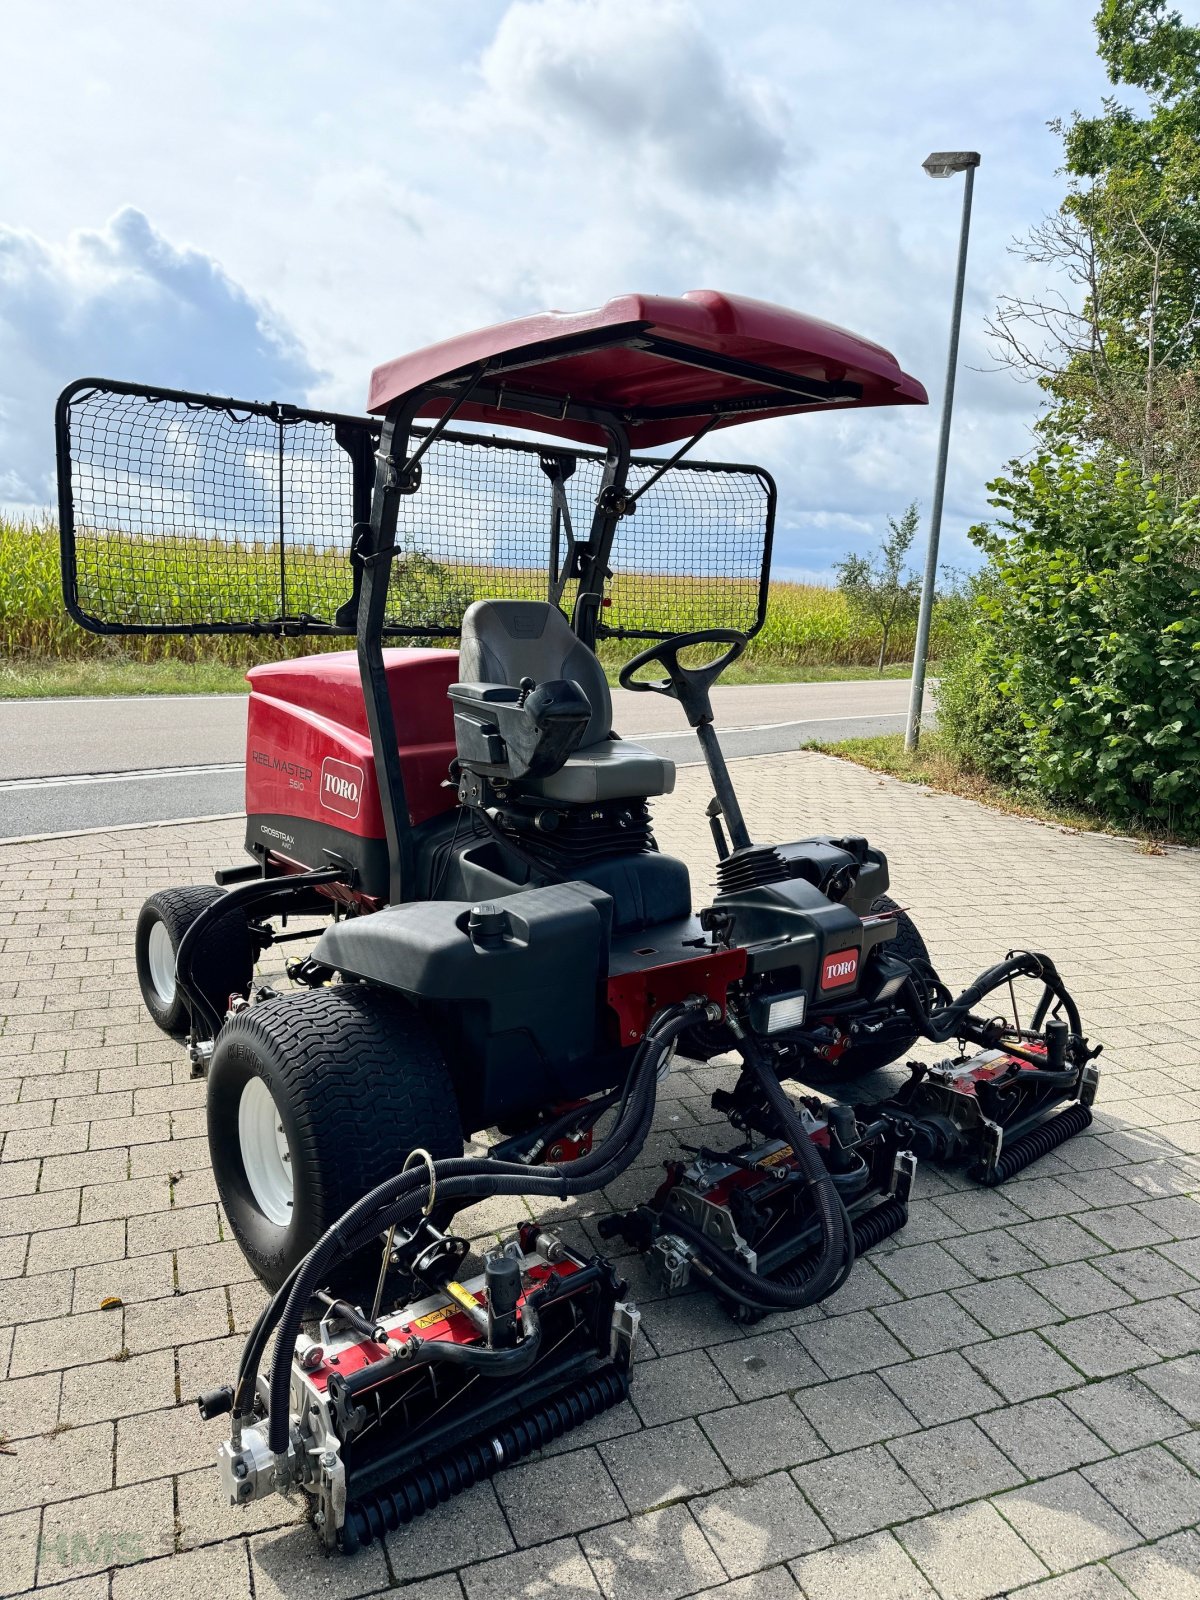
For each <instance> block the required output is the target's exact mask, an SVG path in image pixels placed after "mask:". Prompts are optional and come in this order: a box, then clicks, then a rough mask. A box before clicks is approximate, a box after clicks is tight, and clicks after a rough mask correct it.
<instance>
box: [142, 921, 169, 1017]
mask: <svg viewBox="0 0 1200 1600" xmlns="http://www.w3.org/2000/svg"><path fill="white" fill-rule="evenodd" d="M146 964H147V965H148V966H149V968H150V982H151V983H152V984H153V985H154V992H155V994H156V995H157V996H158V998H159V1000H160V1001H161V1002H162V1004H163V1005H164V1006H169V1005H171V1004H173V1003H174V1000H175V946H174V945H173V944H172V943H171V935H170V934H169V933H168V932H167V925H166V923H165V922H154V923H151V925H150V938H149V940H148V942H147V945H146Z"/></svg>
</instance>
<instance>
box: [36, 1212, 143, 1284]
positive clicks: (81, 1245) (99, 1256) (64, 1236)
mask: <svg viewBox="0 0 1200 1600" xmlns="http://www.w3.org/2000/svg"><path fill="white" fill-rule="evenodd" d="M35 1198H37V1197H36V1196H35ZM124 1254H125V1224H124V1223H123V1222H89V1223H87V1224H86V1225H85V1226H84V1227H82V1228H54V1229H52V1230H51V1231H50V1232H48V1233H35V1234H34V1236H33V1238H32V1239H31V1240H30V1244H29V1265H28V1267H27V1269H26V1270H27V1271H28V1272H30V1273H34V1272H53V1271H54V1270H55V1268H56V1267H87V1266H90V1265H91V1264H92V1262H94V1261H119V1260H120V1259H121V1257H122V1256H123V1255H124Z"/></svg>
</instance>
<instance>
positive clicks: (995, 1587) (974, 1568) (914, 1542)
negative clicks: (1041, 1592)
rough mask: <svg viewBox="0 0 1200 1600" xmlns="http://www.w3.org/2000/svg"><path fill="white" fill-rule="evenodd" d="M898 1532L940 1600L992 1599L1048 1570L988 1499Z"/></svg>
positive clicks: (1031, 1580) (902, 1542) (912, 1523)
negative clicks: (990, 1597) (991, 1597)
mask: <svg viewBox="0 0 1200 1600" xmlns="http://www.w3.org/2000/svg"><path fill="white" fill-rule="evenodd" d="M896 1533H897V1537H898V1538H899V1540H900V1542H901V1544H902V1545H903V1546H904V1548H905V1549H906V1550H907V1551H908V1553H909V1555H911V1556H912V1558H913V1559H914V1561H915V1562H916V1563H917V1565H918V1566H919V1567H920V1568H921V1570H922V1571H923V1572H924V1574H925V1576H926V1577H927V1578H928V1579H929V1580H930V1582H931V1583H932V1584H933V1586H934V1588H935V1589H936V1590H937V1592H938V1594H939V1595H940V1596H941V1600H988V1597H989V1596H993V1595H996V1596H1001V1595H1004V1594H1005V1593H1006V1591H1007V1590H1009V1589H1015V1588H1017V1587H1018V1585H1020V1584H1023V1583H1032V1582H1033V1581H1034V1580H1035V1579H1036V1578H1042V1577H1045V1575H1046V1568H1045V1566H1044V1565H1043V1564H1042V1562H1041V1560H1040V1559H1039V1558H1038V1557H1037V1556H1036V1555H1034V1553H1033V1551H1032V1550H1031V1549H1030V1548H1029V1546H1028V1545H1027V1544H1026V1543H1025V1542H1024V1540H1022V1539H1021V1538H1019V1537H1018V1535H1017V1534H1016V1533H1015V1532H1014V1531H1013V1529H1012V1528H1010V1527H1009V1525H1008V1523H1007V1522H1005V1521H1004V1519H1003V1518H1002V1517H1001V1516H1000V1515H999V1513H998V1512H997V1511H996V1509H995V1507H994V1506H991V1505H989V1504H988V1503H987V1502H986V1501H982V1500H981V1501H978V1502H976V1504H975V1505H970V1506H960V1507H959V1508H958V1509H957V1510H955V1511H939V1512H937V1513H935V1514H934V1515H933V1516H931V1517H924V1518H923V1519H922V1520H921V1521H920V1522H907V1523H905V1524H904V1526H903V1527H901V1528H898V1529H897V1530H896ZM867 1592H869V1591H867Z"/></svg>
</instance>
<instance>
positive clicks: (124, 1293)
mask: <svg viewBox="0 0 1200 1600" xmlns="http://www.w3.org/2000/svg"><path fill="white" fill-rule="evenodd" d="M174 1293H175V1266H174V1260H173V1257H172V1256H171V1255H170V1253H169V1252H167V1251H164V1252H162V1253H161V1254H159V1255H155V1256H139V1257H136V1258H135V1259H133V1260H131V1261H102V1262H101V1263H100V1264H99V1266H95V1267H77V1268H76V1269H75V1292H74V1298H73V1305H74V1309H75V1311H76V1312H80V1311H96V1310H98V1309H99V1306H100V1302H101V1301H102V1300H106V1299H108V1298H109V1297H110V1296H112V1295H116V1296H118V1297H119V1298H120V1299H121V1300H122V1301H123V1302H124V1303H125V1304H126V1305H127V1306H128V1305H134V1304H136V1303H137V1301H139V1300H162V1299H165V1298H166V1297H167V1296H168V1295H172V1294H174Z"/></svg>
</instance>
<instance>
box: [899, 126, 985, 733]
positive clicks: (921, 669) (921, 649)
mask: <svg viewBox="0 0 1200 1600" xmlns="http://www.w3.org/2000/svg"><path fill="white" fill-rule="evenodd" d="M921 165H922V166H923V167H924V169H925V171H926V172H927V173H928V174H929V176H930V177H931V178H949V177H952V176H953V175H954V173H956V172H961V173H964V174H965V177H964V180H963V204H962V230H961V232H960V233H959V237H958V269H957V272H956V273H955V278H954V313H953V315H952V317H951V320H950V352H949V355H948V356H947V358H946V389H945V394H944V397H943V399H942V425H941V431H940V433H939V435H938V454H937V471H936V474H935V477H934V483H933V507H932V509H931V511H930V513H929V547H928V549H927V550H926V552H925V577H924V580H923V582H922V584H921V609H920V612H919V613H918V615H917V642H916V646H915V648H914V650H913V670H912V686H911V689H910V692H909V697H908V726H907V727H906V728H905V730H904V748H905V749H906V750H915V749H916V748H917V745H918V744H919V743H920V739H921V702H922V701H923V700H924V698H925V662H926V658H927V656H928V654H929V624H930V621H931V619H932V617H933V600H934V595H935V594H936V592H937V568H938V543H939V541H940V539H941V536H942V502H943V500H944V499H945V496H946V461H947V458H948V456H949V453H950V416H951V413H952V411H953V409H954V374H955V369H956V368H957V366H958V333H959V328H960V327H961V325H962V303H963V285H964V283H965V282H966V276H967V238H968V235H969V233H970V231H971V194H972V191H973V189H974V187H975V168H976V167H977V166H978V165H979V152H978V151H977V150H935V151H934V152H933V154H932V155H930V156H926V158H925V160H924V161H923V162H922V163H921Z"/></svg>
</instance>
